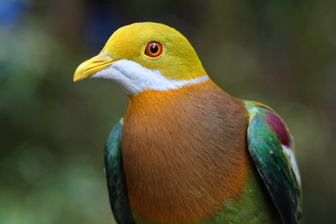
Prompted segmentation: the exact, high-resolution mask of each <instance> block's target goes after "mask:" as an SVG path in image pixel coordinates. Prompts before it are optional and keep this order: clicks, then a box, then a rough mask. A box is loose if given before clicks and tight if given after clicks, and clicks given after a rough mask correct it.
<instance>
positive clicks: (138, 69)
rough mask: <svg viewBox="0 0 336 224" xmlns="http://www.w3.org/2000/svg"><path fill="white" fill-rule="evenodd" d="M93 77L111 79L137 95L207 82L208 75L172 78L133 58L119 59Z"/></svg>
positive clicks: (128, 92) (131, 93)
mask: <svg viewBox="0 0 336 224" xmlns="http://www.w3.org/2000/svg"><path fill="white" fill-rule="evenodd" d="M91 77H92V78H103V79H111V80H114V81H115V82H117V83H119V84H120V85H121V86H122V87H123V88H124V89H125V91H126V93H127V94H129V95H137V94H139V93H141V92H142V91H144V90H147V89H150V90H156V91H169V90H171V89H179V88H182V87H183V86H186V85H192V84H196V83H201V82H205V81H207V80H208V79H209V77H208V75H204V76H202V77H198V78H195V79H191V80H172V79H168V78H166V77H165V76H163V75H162V74H161V72H160V71H159V70H153V69H148V68H145V67H143V66H142V65H140V64H138V63H136V62H134V61H131V60H126V59H122V60H118V61H116V62H114V63H113V64H111V65H110V66H108V67H106V68H105V69H103V70H101V71H98V72H97V73H95V74H93V75H92V76H91Z"/></svg>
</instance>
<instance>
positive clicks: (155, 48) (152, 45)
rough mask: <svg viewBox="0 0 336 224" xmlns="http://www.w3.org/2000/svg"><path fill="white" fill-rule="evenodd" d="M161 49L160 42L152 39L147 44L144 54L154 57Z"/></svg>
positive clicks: (158, 54) (160, 52) (159, 53)
mask: <svg viewBox="0 0 336 224" xmlns="http://www.w3.org/2000/svg"><path fill="white" fill-rule="evenodd" d="M162 50H163V47H162V44H160V43H159V42H156V41H152V42H149V44H147V46H146V50H145V54H146V55H148V56H149V57H152V58H156V57H158V56H160V55H161V54H162Z"/></svg>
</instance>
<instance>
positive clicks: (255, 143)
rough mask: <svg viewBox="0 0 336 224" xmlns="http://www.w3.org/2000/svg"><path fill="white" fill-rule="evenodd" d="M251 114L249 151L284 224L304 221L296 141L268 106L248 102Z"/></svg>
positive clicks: (246, 103)
mask: <svg viewBox="0 0 336 224" xmlns="http://www.w3.org/2000/svg"><path fill="white" fill-rule="evenodd" d="M245 106H246V108H247V110H248V112H249V117H250V118H249V125H248V129H247V141H248V149H249V152H250V154H251V157H252V159H253V161H254V164H255V165H256V167H257V169H258V172H259V174H260V175H261V177H262V179H263V181H264V183H265V185H266V187H267V189H268V191H269V193H270V194H271V196H272V199H273V201H274V204H275V205H276V207H277V209H278V211H279V213H280V216H281V219H282V221H283V223H284V224H297V223H300V222H301V212H302V207H301V206H302V196H301V193H302V192H301V179H300V174H299V170H298V167H297V163H296V160H295V156H294V150H293V149H294V142H293V138H292V137H291V135H290V133H289V131H288V129H287V127H286V125H285V124H284V122H283V121H282V120H281V118H280V117H279V116H278V115H277V114H276V113H275V112H274V111H273V110H272V109H270V108H269V107H267V106H265V105H262V104H260V103H256V102H250V101H245Z"/></svg>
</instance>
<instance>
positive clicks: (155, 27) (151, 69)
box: [74, 22, 208, 94]
mask: <svg viewBox="0 0 336 224" xmlns="http://www.w3.org/2000/svg"><path fill="white" fill-rule="evenodd" d="M87 77H92V78H105V79H112V80H115V81H116V82H118V83H119V84H121V86H122V87H124V89H125V90H126V92H127V93H128V94H138V93H140V92H142V91H143V90H146V89H151V90H159V91H166V90H169V89H176V88H180V87H182V86H184V85H189V84H192V83H198V82H202V81H205V80H207V79H208V76H207V75H206V72H205V71H204V69H203V66H202V64H201V62H200V60H199V59H198V56H197V54H196V52H195V51H194V49H193V47H192V46H191V44H190V43H189V41H188V40H187V39H186V38H185V37H184V36H183V35H182V34H181V33H179V32H178V31H176V30H175V29H173V28H170V27H168V26H166V25H163V24H158V23H149V22H147V23H134V24H131V25H128V26H124V27H122V28H120V29H118V30H117V31H116V32H115V33H114V34H113V35H112V36H111V37H110V39H109V40H108V42H107V43H106V45H105V47H104V48H103V50H102V51H101V53H100V54H99V55H97V56H95V57H93V58H91V59H89V60H87V61H85V62H83V63H82V64H81V65H80V66H79V67H78V68H77V70H76V72H75V75H74V81H79V80H81V79H85V78H87Z"/></svg>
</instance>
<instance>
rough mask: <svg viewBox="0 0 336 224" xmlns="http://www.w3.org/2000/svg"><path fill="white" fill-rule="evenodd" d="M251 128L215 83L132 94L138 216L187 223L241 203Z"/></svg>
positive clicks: (131, 170) (129, 148) (132, 169)
mask: <svg viewBox="0 0 336 224" xmlns="http://www.w3.org/2000/svg"><path fill="white" fill-rule="evenodd" d="M246 127H247V112H246V109H245V107H244V105H243V103H242V102H241V101H240V100H238V99H236V98H234V97H231V96H230V95H228V94H227V93H225V92H223V91H222V90H221V89H220V88H218V87H217V86H216V85H215V84H214V83H213V82H212V81H211V80H208V81H206V82H203V83H199V84H195V85H190V86H185V87H183V88H182V89H177V90H171V91H162V92H158V91H151V90H148V91H146V92H142V93H140V94H138V95H134V96H130V106H129V108H128V111H127V113H126V116H125V124H124V131H123V140H122V148H123V160H124V168H125V174H126V179H127V184H128V190H129V197H130V202H131V205H132V208H133V210H134V212H135V213H136V214H137V215H138V216H139V217H141V218H142V219H145V220H151V221H153V222H155V223H161V222H162V221H163V220H164V221H166V222H167V221H170V222H169V223H188V222H190V221H192V220H193V221H195V220H197V219H199V218H200V214H201V215H203V216H204V217H209V216H211V214H213V213H214V212H216V210H218V209H220V208H222V207H223V203H225V202H226V200H229V199H234V198H238V197H239V195H240V193H241V191H242V189H243V187H244V184H245V182H246V178H247V175H248V172H249V170H250V163H249V159H248V153H247V150H246V148H247V147H246ZM162 217H163V218H162Z"/></svg>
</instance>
